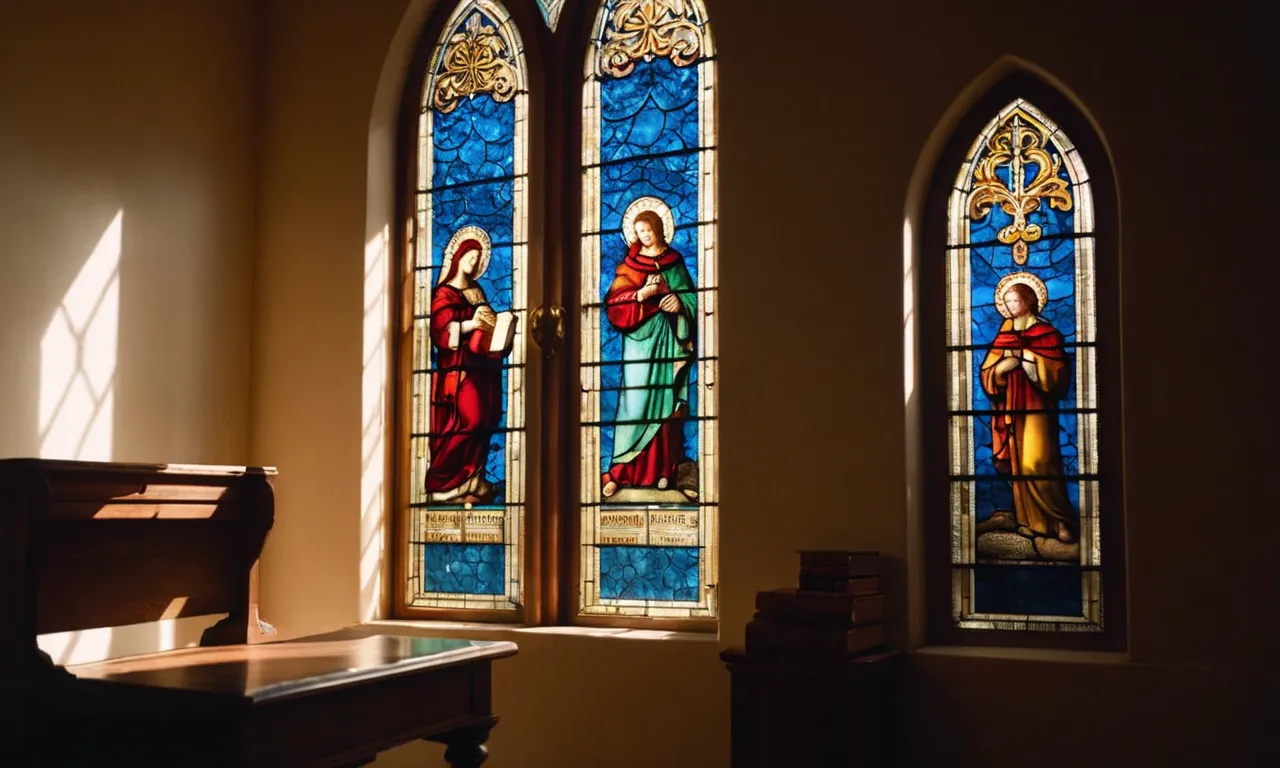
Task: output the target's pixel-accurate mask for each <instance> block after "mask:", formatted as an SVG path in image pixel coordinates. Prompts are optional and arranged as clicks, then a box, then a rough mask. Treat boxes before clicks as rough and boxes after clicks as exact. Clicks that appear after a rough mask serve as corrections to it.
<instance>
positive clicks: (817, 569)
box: [800, 562, 880, 579]
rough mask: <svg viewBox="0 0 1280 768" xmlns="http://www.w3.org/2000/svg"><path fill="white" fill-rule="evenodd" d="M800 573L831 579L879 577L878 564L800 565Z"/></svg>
mask: <svg viewBox="0 0 1280 768" xmlns="http://www.w3.org/2000/svg"><path fill="white" fill-rule="evenodd" d="M800 573H801V574H802V575H803V574H808V575H810V576H830V577H831V578H833V579H839V578H845V579H848V578H853V577H855V576H879V575H880V563H878V562H875V563H867V562H856V563H853V562H851V563H844V564H840V565H803V564H802V565H801V566H800Z"/></svg>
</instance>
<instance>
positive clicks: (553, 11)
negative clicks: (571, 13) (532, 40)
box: [538, 0, 564, 32]
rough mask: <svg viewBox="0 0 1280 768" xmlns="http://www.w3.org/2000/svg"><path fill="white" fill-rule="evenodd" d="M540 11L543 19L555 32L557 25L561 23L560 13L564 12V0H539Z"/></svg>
mask: <svg viewBox="0 0 1280 768" xmlns="http://www.w3.org/2000/svg"><path fill="white" fill-rule="evenodd" d="M538 10H540V11H542V18H543V19H545V20H546V22H547V26H548V27H550V28H551V31H552V32H554V31H555V30H556V24H558V23H560V11H562V10H564V0H538Z"/></svg>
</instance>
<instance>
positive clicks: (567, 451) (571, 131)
mask: <svg viewBox="0 0 1280 768" xmlns="http://www.w3.org/2000/svg"><path fill="white" fill-rule="evenodd" d="M463 1H464V0H442V2H441V3H440V4H439V5H438V6H437V7H436V8H435V9H434V10H433V11H432V12H431V16H430V18H429V19H428V21H427V23H426V24H425V25H424V26H423V29H422V32H421V35H420V37H419V40H418V42H417V44H416V49H415V52H414V55H413V59H412V63H411V64H410V69H409V72H408V76H407V78H406V81H405V87H404V89H403V92H402V96H401V101H400V108H399V119H398V124H397V135H396V169H397V173H396V179H395V180H396V187H395V201H396V221H397V222H400V223H401V224H402V226H401V232H400V235H399V236H397V237H395V238H394V239H393V242H392V244H391V254H392V267H391V268H392V270H393V271H392V273H391V274H392V275H393V279H392V285H394V286H395V287H396V290H397V291H398V295H399V301H397V302H392V308H391V313H392V317H391V324H390V328H391V333H392V334H393V341H394V345H393V347H394V350H395V351H394V353H393V357H392V361H391V373H392V375H391V380H392V383H391V391H392V397H391V403H390V405H389V411H390V413H389V421H388V423H389V424H391V425H392V427H391V428H392V434H393V435H394V439H393V440H391V441H389V442H390V445H391V450H392V454H391V457H390V461H388V471H387V477H386V482H387V487H388V488H390V489H392V490H391V493H390V499H389V501H390V508H391V515H390V518H391V521H392V524H391V526H390V549H389V551H390V552H391V569H390V572H391V576H392V583H391V584H390V585H388V589H389V593H390V595H389V597H390V599H389V601H388V603H389V607H390V616H391V618H395V619H411V620H440V621H466V622H477V623H493V624H521V625H536V626H567V625H576V626H591V627H626V628H645V629H660V630H668V631H683V632H715V631H717V629H718V627H719V620H718V619H704V618H695V619H680V618H649V617H639V616H625V617H624V616H616V617H615V616H584V615H579V614H578V612H577V605H578V589H579V582H580V576H581V574H580V568H581V565H580V563H581V557H580V555H579V547H580V545H581V541H580V536H581V515H580V513H579V512H580V503H581V502H580V500H581V498H582V495H581V488H580V485H581V482H580V476H581V472H580V470H581V467H580V466H579V463H578V460H577V459H576V458H575V457H580V456H581V447H580V443H581V429H580V426H579V414H578V408H577V407H576V398H577V396H578V391H577V388H576V386H574V384H575V382H576V381H577V380H578V367H579V363H580V349H579V344H578V339H579V337H580V335H579V331H580V329H579V322H578V319H579V317H580V316H581V307H580V297H579V289H578V281H579V275H580V274H581V263H580V248H581V242H582V231H581V228H582V182H581V179H582V164H581V157H582V148H581V142H582V102H583V96H582V90H583V82H584V79H583V78H584V76H583V68H584V63H585V60H586V56H587V54H588V52H589V51H590V50H591V30H592V26H593V22H594V21H595V17H596V13H597V11H598V9H599V5H600V0H566V2H565V5H564V8H563V9H562V11H561V14H560V18H559V23H558V24H557V25H556V29H555V30H554V31H552V30H551V29H549V28H548V26H547V24H546V22H545V20H544V18H543V16H542V12H541V10H540V8H539V7H538V4H537V2H536V0H497V2H500V3H501V4H502V6H503V7H504V8H505V9H506V10H507V12H508V13H509V14H510V16H511V18H512V19H513V21H514V23H515V25H516V28H517V29H518V31H519V33H520V36H521V40H522V42H523V45H524V57H525V67H526V71H527V75H528V83H527V87H528V92H529V97H528V104H529V109H528V112H529V115H528V148H529V149H528V152H529V162H528V166H527V167H528V169H529V198H530V203H531V204H530V206H529V213H528V233H529V265H528V271H529V274H530V275H531V285H540V287H541V291H540V293H541V295H537V294H535V293H534V292H533V291H530V294H529V310H530V311H532V310H533V309H534V308H535V307H538V306H543V307H552V306H561V307H563V308H564V326H563V327H564V333H563V337H562V338H561V340H560V343H559V346H558V348H555V349H554V350H550V351H549V350H547V349H540V348H539V347H538V345H537V344H534V343H533V340H532V338H530V347H529V354H528V360H529V362H530V364H531V371H532V373H531V375H530V376H529V377H528V380H529V381H531V382H532V381H533V380H535V379H536V382H535V384H536V386H534V387H532V389H533V391H534V392H535V393H536V394H535V395H533V396H531V397H530V399H529V400H528V401H527V408H526V412H527V413H528V414H529V416H530V422H529V424H528V425H527V426H526V429H527V430H528V431H527V432H526V435H527V437H526V446H528V450H529V451H530V452H532V451H536V452H537V455H538V456H539V457H548V456H553V457H561V460H560V461H557V462H543V461H541V460H538V461H534V462H530V466H529V467H528V468H527V469H526V472H527V475H526V500H527V506H526V508H525V539H524V547H525V550H524V560H523V561H524V577H523V585H524V603H523V606H522V607H521V609H518V610H513V611H497V610H485V609H445V608H414V607H410V606H408V604H407V603H408V600H407V599H406V594H405V590H406V585H407V580H406V572H407V568H406V565H407V564H406V562H405V551H406V547H407V541H408V530H407V527H408V519H407V518H408V515H407V510H408V500H409V498H410V489H409V467H408V460H409V458H408V457H409V454H410V451H409V418H408V410H407V409H408V404H409V402H410V400H411V397H412V384H411V382H410V380H409V378H408V377H407V376H405V375H404V371H405V370H406V368H407V366H406V363H405V361H406V358H407V355H408V352H409V350H408V347H409V346H410V345H409V343H408V341H409V340H410V339H411V338H412V333H411V326H410V324H409V323H407V322H406V317H412V314H413V307H412V291H411V290H409V288H408V283H407V282H406V281H407V280H408V279H409V278H410V277H411V275H412V272H411V270H410V269H409V264H410V263H411V258H412V257H411V254H412V241H411V237H412V226H413V224H412V219H413V215H414V214H413V212H414V208H413V201H414V193H415V190H416V187H417V176H416V174H417V171H416V169H417V163H416V158H417V153H416V150H417V142H418V117H419V110H420V108H421V94H422V90H423V87H424V85H425V83H426V79H427V69H428V67H429V66H430V62H431V56H432V53H433V52H434V50H435V47H436V45H437V44H438V42H439V40H440V36H441V34H442V33H443V32H444V29H445V25H446V24H447V23H448V20H449V18H450V17H451V16H452V14H453V12H454V10H455V9H456V8H457V7H458V5H459V3H460V2H463ZM702 1H703V2H704V3H705V2H706V0H702ZM539 198H540V199H539ZM542 201H546V202H542ZM552 201H554V202H552ZM406 329H408V332H406ZM535 359H537V368H536V369H534V367H533V364H534V361H535ZM535 441H536V442H535Z"/></svg>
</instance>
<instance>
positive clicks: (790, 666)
mask: <svg viewBox="0 0 1280 768" xmlns="http://www.w3.org/2000/svg"><path fill="white" fill-rule="evenodd" d="M720 658H722V659H723V660H724V661H725V663H726V664H727V665H728V667H729V673H730V675H731V677H732V683H731V685H732V725H731V729H732V745H731V764H732V766H733V768H792V767H793V766H794V768H802V767H803V768H809V767H811V766H841V768H847V767H850V766H858V767H861V766H892V765H894V764H895V760H894V756H895V753H896V752H897V747H898V742H899V734H900V731H899V723H900V717H899V712H900V709H901V707H900V699H901V696H900V693H901V690H902V662H903V658H902V654H901V653H900V652H898V651H896V650H882V651H879V652H874V653H869V654H864V655H860V656H839V655H799V654H795V655H793V654H759V653H747V652H746V651H744V650H742V649H740V648H730V649H728V650H726V651H724V652H723V653H721V654H720Z"/></svg>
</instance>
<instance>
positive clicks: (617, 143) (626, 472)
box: [578, 0, 718, 618]
mask: <svg viewBox="0 0 1280 768" xmlns="http://www.w3.org/2000/svg"><path fill="white" fill-rule="evenodd" d="M714 73H715V62H714V50H713V46H712V39H711V30H710V27H709V26H708V24H707V16H706V10H705V8H703V6H702V3H701V2H698V0H605V2H603V3H602V5H601V7H600V10H599V11H598V13H597V15H596V20H595V24H594V26H593V34H592V44H591V46H590V49H589V52H588V56H587V62H586V83H585V86H584V94H583V96H584V98H583V102H584V109H583V178H582V185H583V222H582V225H583V238H582V276H581V303H582V326H581V327H582V334H581V340H580V342H581V408H582V446H583V459H582V462H583V463H582V484H581V487H582V500H581V531H582V541H581V561H580V573H581V580H580V584H579V594H580V600H579V606H578V609H579V612H580V614H587V615H612V616H645V617H662V618H697V617H712V616H714V615H715V614H716V579H717V570H718V558H717V549H716V514H717V511H718V510H717V498H718V494H717V488H716V387H715V385H716V316H715V301H716V252H715V227H716V217H715V212H716V208H715V164H714V161H715V107H714V102H713V98H714V94H715V81H714Z"/></svg>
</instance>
